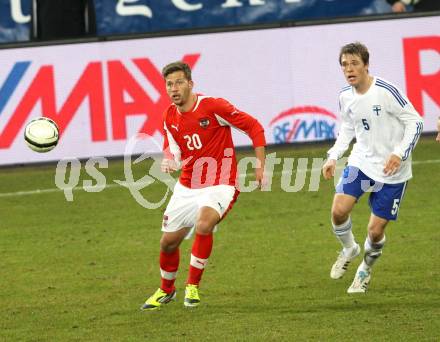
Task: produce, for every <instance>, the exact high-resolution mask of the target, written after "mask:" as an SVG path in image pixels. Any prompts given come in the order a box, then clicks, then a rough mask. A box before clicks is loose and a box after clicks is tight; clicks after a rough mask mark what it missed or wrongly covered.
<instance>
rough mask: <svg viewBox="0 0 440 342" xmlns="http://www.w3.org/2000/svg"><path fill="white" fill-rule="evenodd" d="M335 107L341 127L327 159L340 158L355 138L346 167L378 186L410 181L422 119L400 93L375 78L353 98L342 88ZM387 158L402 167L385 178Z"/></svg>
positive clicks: (390, 85) (352, 90)
mask: <svg viewBox="0 0 440 342" xmlns="http://www.w3.org/2000/svg"><path fill="white" fill-rule="evenodd" d="M339 107H340V114H341V117H342V123H341V127H340V130H339V135H338V138H337V139H336V142H335V144H334V146H333V147H332V148H331V149H330V150H329V151H328V157H329V159H334V160H337V159H339V158H341V157H342V156H343V154H344V153H345V151H346V150H347V149H348V147H349V145H350V142H351V141H352V140H353V138H356V143H355V144H354V146H353V150H352V151H351V154H350V156H349V158H348V165H351V166H355V167H358V168H359V169H360V170H361V171H362V172H363V173H365V174H366V175H367V176H368V177H370V178H372V179H373V180H375V181H377V182H382V183H388V184H396V183H402V182H405V181H407V180H408V179H410V178H411V177H412V170H411V151H412V150H413V149H414V147H415V145H416V143H417V140H418V139H419V137H420V134H421V133H422V129H423V119H422V118H421V117H420V115H419V114H418V113H417V111H416V110H415V109H414V107H413V105H412V104H411V103H410V102H409V101H408V99H407V97H406V96H405V95H403V94H402V92H401V91H400V90H398V89H397V88H396V87H395V86H394V85H392V84H390V83H389V82H387V81H385V80H383V79H381V78H378V77H375V78H374V80H373V83H372V85H371V86H370V88H369V89H368V91H367V92H366V93H365V94H362V95H361V94H357V93H356V91H355V89H354V88H353V87H351V86H347V87H345V88H343V89H342V91H341V93H340V96H339ZM391 154H395V155H397V156H399V157H400V158H401V159H402V163H401V165H400V169H399V170H398V171H397V172H396V173H395V174H394V175H391V176H386V175H385V174H384V171H383V170H384V167H385V163H386V161H387V160H388V158H389V157H390V155H391Z"/></svg>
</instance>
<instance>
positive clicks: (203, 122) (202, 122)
mask: <svg viewBox="0 0 440 342" xmlns="http://www.w3.org/2000/svg"><path fill="white" fill-rule="evenodd" d="M199 123H200V127H202V128H206V127H208V126H209V119H208V118H202V119H200V120H199Z"/></svg>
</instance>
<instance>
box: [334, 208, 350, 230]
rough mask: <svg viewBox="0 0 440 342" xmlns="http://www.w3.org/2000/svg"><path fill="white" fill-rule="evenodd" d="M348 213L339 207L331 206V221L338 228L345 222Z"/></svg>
mask: <svg viewBox="0 0 440 342" xmlns="http://www.w3.org/2000/svg"><path fill="white" fill-rule="evenodd" d="M349 216H350V213H349V212H347V211H346V210H344V209H343V208H342V207H341V206H333V208H332V221H333V223H334V224H335V225H337V226H339V225H341V224H343V223H345V222H347V220H348V217H349Z"/></svg>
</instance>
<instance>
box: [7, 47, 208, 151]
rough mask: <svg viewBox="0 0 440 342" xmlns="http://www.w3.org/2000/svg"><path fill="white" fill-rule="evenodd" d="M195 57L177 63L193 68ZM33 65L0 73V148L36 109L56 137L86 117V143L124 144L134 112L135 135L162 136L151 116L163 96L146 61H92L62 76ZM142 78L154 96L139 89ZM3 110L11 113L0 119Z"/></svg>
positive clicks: (157, 74)
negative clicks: (137, 120)
mask: <svg viewBox="0 0 440 342" xmlns="http://www.w3.org/2000/svg"><path fill="white" fill-rule="evenodd" d="M199 57H200V54H188V55H185V56H183V58H182V60H183V61H185V62H186V63H188V65H190V67H191V68H193V67H194V65H195V64H196V63H197V61H198V59H199ZM34 64H35V63H34V62H33V61H20V62H16V63H15V64H14V65H13V66H12V68H11V69H10V70H9V71H7V70H6V72H5V70H4V69H2V70H1V71H0V79H4V81H3V83H2V84H0V150H1V149H9V148H11V146H12V144H13V143H14V142H15V140H16V139H17V137H18V136H21V132H22V129H23V127H24V125H25V123H26V122H27V121H28V120H29V119H30V116H31V114H32V112H34V111H35V109H36V108H37V109H38V112H39V113H41V115H44V116H47V117H49V118H51V119H53V120H54V121H55V122H56V123H57V124H58V127H59V129H60V136H61V137H62V136H63V133H64V132H65V131H66V129H67V128H68V127H69V125H70V124H71V122H72V120H73V119H74V118H75V117H77V116H78V115H81V116H82V117H87V121H88V125H89V127H86V129H87V128H88V129H89V130H90V134H89V135H87V134H86V133H84V138H89V139H90V140H89V141H90V142H91V143H94V142H103V141H112V140H113V141H117V140H128V127H127V124H128V118H129V117H131V116H132V115H139V113H141V114H143V115H144V117H145V120H144V122H143V123H141V125H140V128H139V129H138V132H139V133H144V134H148V135H151V136H153V135H154V134H155V133H157V132H159V133H162V128H163V126H162V125H163V124H162V117H161V116H160V115H157V113H162V112H163V111H164V110H165V109H166V108H167V107H168V105H169V97H168V94H167V93H166V90H165V87H164V86H163V79H162V74H161V71H160V69H158V68H157V67H156V66H155V64H153V62H152V61H151V60H150V59H149V58H133V59H130V60H128V61H121V60H108V61H105V60H104V61H94V60H93V61H90V62H89V63H87V64H86V65H85V67H83V68H81V69H78V70H75V69H73V70H70V71H69V72H68V73H66V71H65V70H64V71H63V72H62V71H60V70H59V67H58V65H57V64H45V65H41V66H38V65H37V66H34ZM128 64H132V65H133V66H134V68H136V69H137V70H136V73H133V72H132V71H130V70H131V69H132V68H131V67H132V66H131V65H130V66H129V65H128ZM31 65H32V66H33V67H32V68H31V67H30V66H31ZM5 73H6V75H5ZM30 73H31V74H30ZM66 74H67V76H68V77H71V80H72V83H73V86H72V87H71V88H68V89H65V88H63V87H62V85H61V83H62V82H61V75H63V77H64V78H66ZM105 74H107V77H104V75H105ZM25 76H26V77H25ZM140 78H144V79H140ZM145 80H146V81H148V82H149V83H150V84H151V85H152V86H153V87H154V90H155V91H156V92H157V94H158V95H153V94H150V93H149V92H148V91H147V90H145V89H144V88H143V87H142V85H141V84H142V82H144V81H145ZM19 88H20V91H17V89H19ZM22 89H23V90H22ZM62 89H63V90H62ZM127 95H128V96H129V97H130V101H127ZM60 98H61V99H62V98H64V99H65V100H64V102H63V101H60V100H59V99H60ZM107 99H108V101H107ZM106 102H108V104H107V103H106ZM40 108H41V109H40ZM6 111H7V113H8V114H9V113H12V114H11V115H5V112H6ZM107 116H108V117H109V118H107ZM70 134H73V133H70Z"/></svg>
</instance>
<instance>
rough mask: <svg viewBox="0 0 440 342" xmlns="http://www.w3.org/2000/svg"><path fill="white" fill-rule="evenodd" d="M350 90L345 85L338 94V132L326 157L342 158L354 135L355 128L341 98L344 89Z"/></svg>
mask: <svg viewBox="0 0 440 342" xmlns="http://www.w3.org/2000/svg"><path fill="white" fill-rule="evenodd" d="M350 90H351V87H346V88H344V89H342V91H341V94H340V95H339V113H340V116H341V119H342V122H341V126H340V128H339V133H338V137H337V139H336V142H335V144H334V145H333V147H332V148H331V149H330V150H328V152H327V157H328V159H333V160H338V159H340V158H342V156H343V155H344V153H345V152H346V151H347V150H348V148H349V146H350V143H351V141H352V140H353V138H354V137H355V129H354V124H353V121H352V120H351V119H350V117H349V116H348V115H347V113H346V106H345V104H344V102H343V100H342V93H343V92H344V91H350Z"/></svg>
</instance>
